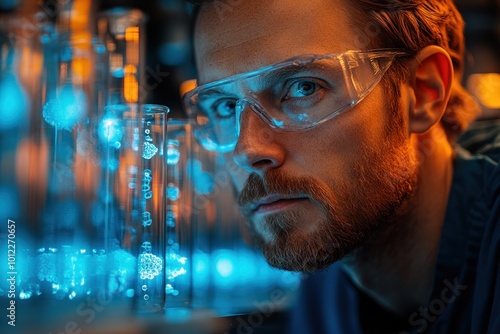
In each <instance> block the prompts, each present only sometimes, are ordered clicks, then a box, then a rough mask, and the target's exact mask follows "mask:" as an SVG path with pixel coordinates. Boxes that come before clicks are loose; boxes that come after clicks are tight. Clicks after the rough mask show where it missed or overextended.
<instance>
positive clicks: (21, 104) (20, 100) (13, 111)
mask: <svg viewBox="0 0 500 334" xmlns="http://www.w3.org/2000/svg"><path fill="white" fill-rule="evenodd" d="M0 96H1V97H2V98H1V99H0V119H1V120H2V121H1V122H0V130H6V129H11V128H14V127H17V126H19V125H20V124H21V122H24V120H25V119H26V114H27V111H28V108H29V100H28V96H27V94H26V92H25V91H24V89H23V87H22V86H21V84H20V82H19V81H18V80H17V78H16V76H15V75H14V74H12V73H6V74H5V76H3V78H0Z"/></svg>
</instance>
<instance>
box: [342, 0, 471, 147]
mask: <svg viewBox="0 0 500 334" xmlns="http://www.w3.org/2000/svg"><path fill="white" fill-rule="evenodd" d="M344 1H345V3H346V5H347V6H348V7H349V8H350V9H351V11H352V12H353V13H354V15H353V18H354V19H355V20H356V21H357V22H356V23H357V24H358V26H359V27H364V28H366V29H364V30H366V31H365V32H367V33H368V34H369V35H370V36H372V37H373V38H372V39H371V41H370V43H369V44H370V46H371V47H384V48H403V49H406V50H408V51H410V52H413V53H417V52H418V51H419V50H421V49H423V48H424V47H426V46H428V45H438V46H440V47H442V48H443V49H445V50H446V51H447V52H448V53H449V55H450V57H451V59H452V62H453V68H454V71H455V77H454V81H453V84H452V88H451V94H450V100H449V102H448V105H447V108H446V111H445V113H444V115H443V117H442V119H441V123H442V125H443V127H444V129H445V131H446V133H447V135H448V138H450V139H455V138H456V137H457V136H458V135H459V134H460V133H461V132H463V131H464V130H465V129H466V128H467V127H468V125H469V123H470V122H471V121H472V120H473V119H474V118H475V117H476V116H477V114H478V113H479V111H480V109H479V105H478V104H477V103H476V101H475V100H474V98H473V97H472V96H471V95H470V94H469V93H468V92H467V91H466V90H465V88H464V87H463V86H462V83H461V80H462V74H463V69H464V52H465V42H464V35H463V30H464V21H463V19H462V16H461V15H460V13H459V12H458V10H457V8H456V7H455V4H454V3H453V0H382V1H380V0H379V1H374V0H358V1H351V0H344ZM362 32H363V30H362ZM407 75H408V73H407V71H405V70H404V67H403V68H402V67H401V66H394V69H391V70H390V71H389V72H388V73H387V74H386V78H385V79H386V81H387V80H388V81H389V83H390V85H389V86H392V87H397V86H398V85H397V83H399V82H401V80H404V79H405V78H406V76H407ZM386 83H387V82H386ZM396 95H397V96H399V93H397V94H396Z"/></svg>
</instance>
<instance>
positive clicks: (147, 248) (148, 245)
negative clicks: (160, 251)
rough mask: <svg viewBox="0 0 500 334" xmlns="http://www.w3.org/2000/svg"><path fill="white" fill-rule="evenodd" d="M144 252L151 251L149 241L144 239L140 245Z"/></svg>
mask: <svg viewBox="0 0 500 334" xmlns="http://www.w3.org/2000/svg"><path fill="white" fill-rule="evenodd" d="M141 247H142V249H144V252H145V253H151V243H150V242H149V241H144V242H143V243H142V245H141Z"/></svg>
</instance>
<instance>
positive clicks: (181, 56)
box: [158, 40, 190, 66]
mask: <svg viewBox="0 0 500 334" xmlns="http://www.w3.org/2000/svg"><path fill="white" fill-rule="evenodd" d="M189 49H190V48H189V42H188V41H187V40H182V41H175V42H168V43H163V44H162V45H161V46H160V47H159V49H158V50H159V51H158V54H159V58H160V60H161V61H162V63H164V64H166V65H170V66H177V65H181V64H183V63H185V62H186V59H189Z"/></svg>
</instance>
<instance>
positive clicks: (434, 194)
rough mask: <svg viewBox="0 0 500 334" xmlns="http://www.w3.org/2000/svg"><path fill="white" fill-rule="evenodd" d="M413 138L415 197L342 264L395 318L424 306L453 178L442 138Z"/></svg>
mask: <svg viewBox="0 0 500 334" xmlns="http://www.w3.org/2000/svg"><path fill="white" fill-rule="evenodd" d="M414 139H415V140H414V144H415V145H414V147H416V148H417V149H419V151H420V152H421V153H423V154H422V155H421V160H420V166H419V180H418V182H419V183H418V189H417V190H416V193H415V194H414V196H413V197H412V198H411V200H410V201H409V202H407V204H406V205H405V209H404V210H402V211H403V212H400V214H398V216H397V217H396V218H395V219H394V220H393V221H391V222H390V223H388V227H387V229H385V230H384V231H381V232H380V233H379V234H377V235H376V236H374V237H372V238H371V239H370V240H369V242H367V243H366V244H365V245H364V246H363V247H361V248H360V249H358V250H356V251H355V252H353V253H352V254H350V255H349V256H348V257H347V258H346V259H345V260H343V262H342V263H343V267H344V269H345V271H346V273H347V274H348V275H349V276H350V278H351V280H352V281H353V282H354V284H355V285H356V286H358V288H360V289H361V290H362V291H364V292H365V293H367V294H368V295H370V296H371V297H372V298H374V299H375V300H376V301H377V302H378V303H379V304H380V305H381V306H383V307H384V308H386V309H388V310H389V311H391V312H393V313H394V314H396V315H399V316H406V315H408V314H410V313H412V312H414V311H416V310H417V309H418V308H419V307H420V306H424V307H425V306H426V305H427V304H428V301H429V299H430V297H431V292H432V287H433V281H434V269H435V264H436V258H437V254H438V250H439V242H440V237H441V230H442V226H443V222H444V217H445V214H446V206H447V203H448V195H449V191H450V188H451V182H452V175H453V158H452V155H453V154H452V149H451V147H450V145H449V143H448V142H447V140H446V138H445V136H444V134H443V133H441V132H439V130H434V131H431V132H430V133H427V134H425V135H420V136H418V137H415V138H414ZM429 143H432V145H431V146H429Z"/></svg>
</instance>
